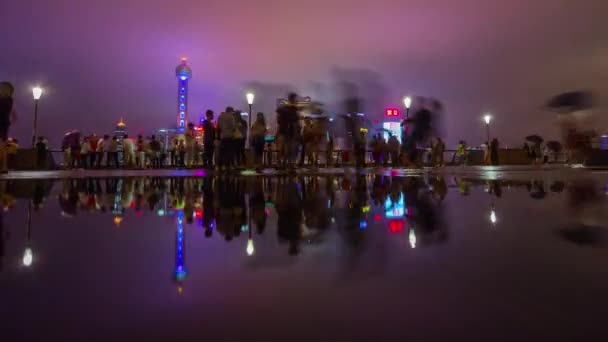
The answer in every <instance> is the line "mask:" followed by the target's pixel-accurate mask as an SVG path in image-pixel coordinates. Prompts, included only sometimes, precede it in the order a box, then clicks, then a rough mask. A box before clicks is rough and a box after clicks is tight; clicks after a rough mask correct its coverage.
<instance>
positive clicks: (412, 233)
mask: <svg viewBox="0 0 608 342" xmlns="http://www.w3.org/2000/svg"><path fill="white" fill-rule="evenodd" d="M408 240H409V242H410V247H411V248H416V232H415V231H414V227H413V226H410V233H409V236H408Z"/></svg>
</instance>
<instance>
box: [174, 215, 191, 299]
mask: <svg viewBox="0 0 608 342" xmlns="http://www.w3.org/2000/svg"><path fill="white" fill-rule="evenodd" d="M175 240H176V241H175V274H174V275H175V281H176V282H177V291H178V292H180V293H181V292H182V289H183V287H182V283H183V281H184V280H186V276H187V275H188V273H187V272H186V266H185V265H184V246H185V240H184V211H183V210H179V211H178V212H177V231H176V236H175Z"/></svg>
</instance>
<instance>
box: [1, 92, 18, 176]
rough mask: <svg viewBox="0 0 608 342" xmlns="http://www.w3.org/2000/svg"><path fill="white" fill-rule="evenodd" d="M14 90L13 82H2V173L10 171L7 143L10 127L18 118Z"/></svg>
mask: <svg viewBox="0 0 608 342" xmlns="http://www.w3.org/2000/svg"><path fill="white" fill-rule="evenodd" d="M14 90H15V88H14V87H13V85H12V84H11V83H9V82H2V83H0V163H1V165H0V173H8V156H7V154H6V144H7V142H8V130H9V127H10V126H11V123H12V122H14V121H15V118H16V115H15V110H14V108H13V93H14Z"/></svg>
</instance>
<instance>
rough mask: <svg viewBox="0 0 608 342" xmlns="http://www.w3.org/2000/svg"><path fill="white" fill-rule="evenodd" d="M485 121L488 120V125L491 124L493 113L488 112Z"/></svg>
mask: <svg viewBox="0 0 608 342" xmlns="http://www.w3.org/2000/svg"><path fill="white" fill-rule="evenodd" d="M483 121H485V122H486V125H489V124H490V121H492V115H490V114H486V115H485V116H484V117H483Z"/></svg>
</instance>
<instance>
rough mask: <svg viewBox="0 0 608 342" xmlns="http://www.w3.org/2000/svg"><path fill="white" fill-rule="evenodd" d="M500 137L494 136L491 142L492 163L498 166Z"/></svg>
mask: <svg viewBox="0 0 608 342" xmlns="http://www.w3.org/2000/svg"><path fill="white" fill-rule="evenodd" d="M498 147H499V145H498V139H496V138H494V139H492V142H491V143H490V161H491V163H492V165H494V166H497V165H498V163H499V160H498Z"/></svg>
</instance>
